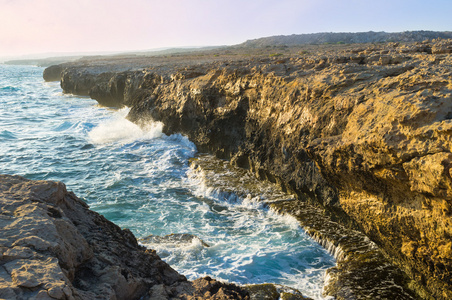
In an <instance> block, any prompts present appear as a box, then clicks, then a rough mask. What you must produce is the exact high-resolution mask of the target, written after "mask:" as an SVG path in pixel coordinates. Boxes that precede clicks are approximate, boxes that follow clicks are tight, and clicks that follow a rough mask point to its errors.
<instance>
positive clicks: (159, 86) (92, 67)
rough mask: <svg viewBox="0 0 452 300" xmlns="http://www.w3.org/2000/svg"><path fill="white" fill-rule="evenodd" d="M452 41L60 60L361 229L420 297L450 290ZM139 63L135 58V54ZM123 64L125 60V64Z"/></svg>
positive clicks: (71, 71) (73, 76) (98, 90)
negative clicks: (113, 66)
mask: <svg viewBox="0 0 452 300" xmlns="http://www.w3.org/2000/svg"><path fill="white" fill-rule="evenodd" d="M450 53H452V41H451V40H434V41H425V42H422V43H408V44H402V43H400V44H399V43H389V44H378V45H349V46H337V47H333V46H326V47H321V46H312V47H308V48H300V50H299V52H298V54H296V55H294V54H292V55H284V53H275V54H274V55H273V54H272V55H271V57H269V56H268V54H267V55H266V56H263V55H260V56H259V55H254V56H253V55H252V53H248V55H249V56H247V57H246V59H245V57H243V56H237V57H236V58H231V57H230V56H229V57H228V58H227V59H221V55H220V56H219V57H217V56H216V57H212V58H210V59H209V58H208V57H202V58H200V57H193V56H186V57H185V60H181V57H178V58H177V59H178V60H177V61H172V60H171V58H146V59H144V58H142V61H141V63H138V62H137V61H133V65H134V69H132V68H130V69H129V70H126V68H125V67H124V66H127V65H129V66H130V65H131V62H130V61H129V62H128V61H116V62H114V61H109V64H114V63H116V64H117V65H119V66H121V65H122V66H123V69H122V70H121V71H115V72H111V70H110V69H108V68H106V67H105V64H106V63H107V62H105V61H93V62H91V64H88V63H86V62H85V63H83V64H77V63H74V64H66V65H63V66H62V67H63V72H62V77H61V84H62V87H63V90H64V91H65V92H70V93H80V94H90V95H91V96H92V97H93V98H95V99H98V101H99V102H100V103H101V104H106V105H116V106H121V105H127V106H130V107H131V112H130V114H129V118H130V119H131V120H133V121H135V122H137V123H140V122H146V121H147V120H149V119H154V120H159V121H162V122H163V123H164V124H165V128H164V130H165V132H167V133H172V132H182V133H184V134H186V135H188V136H189V138H190V139H191V140H192V141H194V142H195V143H196V145H197V146H198V148H199V149H200V150H201V151H209V152H212V153H214V154H216V155H217V156H218V157H221V158H229V159H231V161H232V163H234V164H236V165H238V166H241V167H244V168H248V169H250V170H251V171H252V172H253V173H255V174H256V175H257V176H258V177H260V178H263V179H268V180H270V181H273V182H277V183H279V184H280V185H281V186H282V187H284V188H285V189H287V190H291V191H293V192H294V193H296V194H298V196H299V199H300V201H302V200H306V201H311V202H312V203H317V204H318V205H321V206H322V207H324V208H325V210H326V211H327V213H328V214H329V215H330V216H331V218H333V219H334V220H336V221H338V222H341V223H342V224H345V225H347V226H350V227H352V228H355V229H359V230H361V231H362V232H364V233H365V234H366V235H367V236H369V237H370V238H371V239H372V240H373V241H374V242H376V243H377V244H378V245H379V246H380V247H381V248H382V249H383V250H384V251H385V253H386V255H387V257H388V258H389V259H390V260H392V262H393V263H394V264H396V265H398V266H399V267H400V268H402V269H403V270H404V271H405V272H406V273H407V274H408V275H409V276H410V277H411V279H412V283H411V288H413V289H415V290H416V291H417V293H418V294H419V295H420V296H421V297H422V298H425V299H449V298H452V242H451V238H450V237H451V236H452V219H451V212H452V207H451V204H452V198H451V197H452V196H451V195H452V190H451V188H452V181H451V173H450V167H451V165H452V154H451V149H452V144H451V135H450V132H451V131H452V121H451V119H452V104H451V103H452V102H451V100H452V99H451V98H452V96H451V95H452V78H451V75H450V70H451V69H452V57H451V55H450ZM138 65H140V67H139V68H138V67H137V66H138ZM118 68H119V67H118Z"/></svg>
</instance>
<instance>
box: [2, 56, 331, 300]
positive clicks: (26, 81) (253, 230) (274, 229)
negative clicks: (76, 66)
mask: <svg viewBox="0 0 452 300" xmlns="http://www.w3.org/2000/svg"><path fill="white" fill-rule="evenodd" d="M43 70H44V69H43V68H41V67H34V66H13V65H3V64H0V173H2V174H10V175H21V176H24V177H26V178H28V179H36V180H55V181H62V182H64V183H65V184H66V186H67V189H68V190H71V191H73V192H74V193H75V194H76V195H77V196H78V197H79V198H81V199H83V200H84V201H86V202H87V203H88V205H89V206H90V208H91V209H92V210H94V211H96V212H98V213H100V214H102V215H104V216H105V217H106V218H107V219H108V220H110V221H112V222H114V223H116V224H117V225H119V226H120V227H121V228H128V229H130V230H131V231H132V232H133V233H134V234H135V236H136V237H137V239H138V240H139V242H140V243H141V244H143V245H144V246H147V247H151V248H153V249H156V251H157V253H158V254H159V256H160V257H161V258H162V259H163V260H164V261H166V262H168V263H169V264H170V265H171V266H172V267H173V268H174V269H176V270H177V271H179V272H180V273H182V274H184V275H185V276H186V277H187V278H188V279H190V280H193V279H196V278H199V277H201V276H211V277H213V278H216V279H218V280H223V281H227V282H233V283H238V284H258V283H275V284H281V285H286V286H289V287H291V288H294V289H298V290H300V291H301V292H302V293H303V294H304V295H305V296H309V297H312V298H313V299H326V298H324V297H323V296H322V288H323V285H324V280H325V270H326V269H328V268H330V267H333V266H334V265H335V260H334V258H333V257H332V256H331V255H330V254H329V253H328V252H327V251H326V250H325V249H323V248H322V247H321V246H320V245H319V244H317V243H316V242H315V241H313V240H312V239H311V238H309V237H308V235H307V234H306V233H305V232H304V230H303V229H302V228H301V227H300V226H299V224H298V222H297V221H296V220H295V219H294V218H293V217H290V216H287V215H280V214H277V213H275V212H274V211H272V210H270V209H268V208H266V207H265V206H263V205H259V203H257V202H256V201H247V199H246V197H241V196H239V195H237V196H235V197H229V196H228V197H225V194H224V193H219V192H218V191H215V189H214V188H212V187H211V186H209V185H208V183H207V182H206V181H204V179H203V177H202V176H198V175H197V174H198V173H197V172H194V171H193V169H192V168H191V167H190V159H192V158H194V157H197V156H198V155H200V153H198V151H197V149H196V146H195V145H194V144H193V143H192V142H191V141H189V140H188V139H187V137H185V136H183V135H180V134H173V135H170V136H168V135H165V134H163V133H162V124H161V123H159V122H149V124H148V125H147V126H145V127H138V126H137V125H135V124H133V123H131V122H129V121H128V120H127V119H126V116H127V113H128V109H127V108H123V109H112V108H106V107H101V106H99V105H97V102H96V101H94V100H92V99H90V98H88V97H80V96H75V95H69V94H64V93H63V92H62V90H61V88H60V85H59V83H58V82H50V83H48V82H44V80H43V79H42V73H43ZM218 176H221V174H219V175H218ZM219 180H221V178H219ZM226 184H228V183H227V182H226ZM235 185H237V182H235V181H234V182H231V183H230V186H229V187H228V193H229V194H232V195H233V194H234V189H235V188H236V186H235ZM262 197H264V196H262ZM232 198H233V199H234V201H231V200H230V199H232ZM183 234H185V235H183ZM168 235H169V237H168ZM186 237H188V238H186Z"/></svg>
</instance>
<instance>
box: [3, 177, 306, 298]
mask: <svg viewBox="0 0 452 300" xmlns="http://www.w3.org/2000/svg"><path fill="white" fill-rule="evenodd" d="M0 206H1V214H0V223H1V227H2V230H1V231H0V242H1V244H0V245H1V246H0V265H1V268H0V299H8V300H13V299H49V300H50V299H68V300H70V299H124V300H126V299H127V300H129V299H149V300H151V299H153V300H163V299H187V300H188V299H192V300H195V299H250V293H249V292H248V291H247V290H245V289H243V288H240V287H238V286H235V285H232V284H225V283H221V282H218V281H215V280H213V279H211V278H209V277H205V278H200V279H198V280H195V281H193V282H190V281H187V279H186V278H185V277H184V276H183V275H180V274H179V273H177V272H176V271H175V270H173V269H172V268H171V267H170V266H169V265H168V264H166V263H165V262H164V261H162V260H161V259H160V257H159V256H158V255H157V254H156V253H155V251H153V250H148V249H146V248H145V247H143V246H140V245H139V244H138V242H137V240H136V239H135V237H134V235H133V234H132V233H131V232H130V231H129V230H127V229H121V228H119V227H118V226H116V225H115V224H113V223H112V222H110V221H108V220H106V219H105V218H104V217H103V216H101V215H99V214H97V213H96V212H93V211H91V210H89V208H88V206H87V205H86V203H85V202H83V201H82V200H80V199H78V198H77V197H76V196H75V195H74V194H73V193H72V192H68V191H67V190H66V187H65V185H64V184H63V183H61V182H52V181H32V180H27V179H25V178H23V177H20V176H10V175H0ZM251 299H253V298H251ZM299 299H302V298H301V297H300V298H299Z"/></svg>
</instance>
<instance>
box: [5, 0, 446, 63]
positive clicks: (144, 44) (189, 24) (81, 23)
mask: <svg viewBox="0 0 452 300" xmlns="http://www.w3.org/2000/svg"><path fill="white" fill-rule="evenodd" d="M371 30H372V31H387V32H397V31H406V30H438V31H451V30H452V0H429V1H427V0H422V1H420V0H391V1H388V0H372V1H368V0H271V1H270V0H259V1H258V0H240V1H239V0H160V1H155V0H73V1H66V0H0V57H2V56H7V55H22V54H30V53H49V52H93V51H124V50H146V49H152V48H159V47H177V46H205V45H231V44H238V43H241V42H244V41H245V40H247V39H254V38H259V37H264V36H271V35H288V34H294V33H295V34H299V33H315V32H362V31H371Z"/></svg>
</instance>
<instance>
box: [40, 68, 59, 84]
mask: <svg viewBox="0 0 452 300" xmlns="http://www.w3.org/2000/svg"><path fill="white" fill-rule="evenodd" d="M61 71H63V68H62V66H61V65H53V66H50V67H48V68H45V70H44V73H43V74H42V77H43V78H44V80H45V81H59V80H60V79H61Z"/></svg>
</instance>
